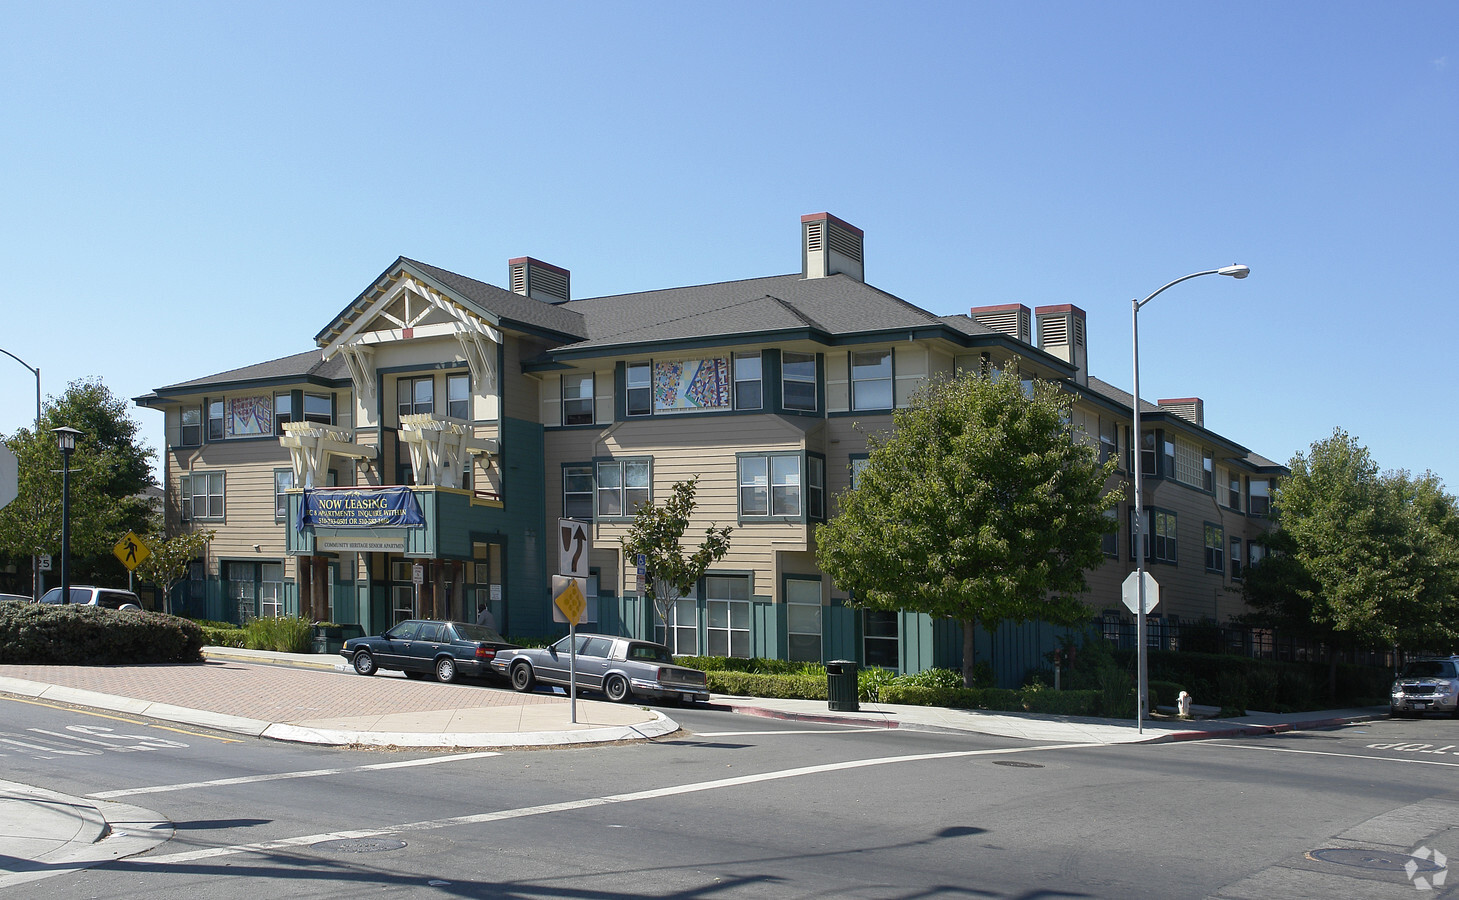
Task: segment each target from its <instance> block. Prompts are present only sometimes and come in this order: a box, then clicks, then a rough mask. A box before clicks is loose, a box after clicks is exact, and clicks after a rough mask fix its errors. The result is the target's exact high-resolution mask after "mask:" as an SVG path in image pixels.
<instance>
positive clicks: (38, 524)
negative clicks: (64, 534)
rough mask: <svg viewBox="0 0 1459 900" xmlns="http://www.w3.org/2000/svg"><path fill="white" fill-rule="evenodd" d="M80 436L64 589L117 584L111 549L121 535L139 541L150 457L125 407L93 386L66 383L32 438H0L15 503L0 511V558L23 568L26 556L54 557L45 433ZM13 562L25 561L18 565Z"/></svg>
mask: <svg viewBox="0 0 1459 900" xmlns="http://www.w3.org/2000/svg"><path fill="white" fill-rule="evenodd" d="M61 425H69V426H70V427H72V428H76V429H78V430H80V431H81V432H82V434H81V436H80V437H79V438H77V441H76V449H75V450H74V451H73V452H72V453H71V466H70V468H71V475H70V480H71V582H72V583H73V584H84V583H86V582H88V581H99V582H101V583H106V584H111V583H121V582H124V581H125V580H126V570H125V569H124V568H123V567H122V565H121V563H120V562H118V561H117V560H116V558H115V557H114V556H113V555H112V552H111V548H112V547H113V546H114V545H115V544H116V542H117V541H118V540H120V539H121V538H122V536H123V535H125V534H126V533H127V532H128V531H134V532H136V533H137V534H147V533H148V532H149V531H151V530H152V528H153V522H154V520H155V518H156V513H155V512H154V510H153V509H152V507H151V505H150V504H149V503H148V501H147V499H146V498H145V497H144V496H143V493H142V492H143V491H144V490H145V489H146V488H147V487H148V486H149V485H152V484H154V482H153V480H152V474H151V462H152V460H153V459H154V458H155V457H156V454H155V452H154V451H153V450H151V449H150V448H148V447H146V446H145V445H143V444H141V443H140V442H139V441H138V436H137V435H138V431H139V430H140V428H141V426H140V424H139V423H138V422H136V421H135V420H134V419H132V418H131V417H130V416H129V415H128V413H127V402H126V401H125V400H123V399H122V398H120V397H117V396H115V395H114V394H112V393H111V391H110V390H108V389H107V388H106V386H105V385H103V384H102V383H101V382H100V381H99V380H95V379H88V380H81V381H73V382H72V383H71V384H70V385H68V386H67V388H66V392H65V393H64V394H62V395H61V396H60V397H53V398H51V400H50V401H49V403H47V404H46V405H45V406H44V407H43V410H42V414H41V425H40V433H39V434H37V433H35V432H33V431H31V430H30V429H28V428H22V429H20V430H19V431H17V432H16V433H15V434H13V435H10V436H8V437H7V438H6V439H5V442H6V444H7V445H9V447H10V449H11V450H12V451H14V453H15V455H16V458H17V463H18V469H19V485H18V487H19V496H17V498H16V499H15V501H14V502H12V503H11V504H10V505H8V506H6V507H5V508H4V509H0V554H3V555H4V556H5V557H7V558H9V559H10V560H11V561H12V562H15V563H16V564H17V565H18V566H19V567H21V568H26V569H28V568H29V564H28V561H29V559H30V557H31V555H32V554H34V553H50V554H52V555H56V556H59V554H60V552H61V466H62V459H61V451H60V450H59V449H58V448H57V446H56V436H55V435H53V434H51V429H52V428H56V427H59V426H61ZM21 560H25V561H26V562H25V563H24V564H22V563H21Z"/></svg>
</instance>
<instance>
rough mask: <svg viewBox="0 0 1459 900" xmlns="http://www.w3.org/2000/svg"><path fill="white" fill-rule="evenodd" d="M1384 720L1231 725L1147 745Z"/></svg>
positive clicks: (1340, 718)
mask: <svg viewBox="0 0 1459 900" xmlns="http://www.w3.org/2000/svg"><path fill="white" fill-rule="evenodd" d="M1383 718H1384V717H1383V716H1380V715H1372V716H1338V717H1335V718H1330V719H1311V720H1308V721H1304V722H1279V723H1276V724H1273V725H1256V724H1245V725H1231V726H1228V727H1225V728H1218V729H1206V730H1199V731H1176V732H1172V733H1170V734H1164V735H1161V736H1160V737H1158V738H1157V739H1156V740H1153V741H1147V742H1146V743H1153V744H1164V743H1173V742H1176V741H1208V740H1213V739H1215V738H1231V737H1264V736H1268V735H1273V734H1286V733H1287V732H1290V731H1309V730H1312V729H1317V728H1337V727H1340V726H1342V725H1356V724H1358V723H1361V722H1376V721H1380V720H1382V719H1383Z"/></svg>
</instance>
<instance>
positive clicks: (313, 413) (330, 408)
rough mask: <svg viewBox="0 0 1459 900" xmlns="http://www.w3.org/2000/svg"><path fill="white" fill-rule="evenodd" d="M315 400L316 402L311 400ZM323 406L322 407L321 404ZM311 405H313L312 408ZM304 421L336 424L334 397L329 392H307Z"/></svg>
mask: <svg viewBox="0 0 1459 900" xmlns="http://www.w3.org/2000/svg"><path fill="white" fill-rule="evenodd" d="M311 400H313V401H314V403H312V404H311V403H310V402H309V401H311ZM321 405H322V406H323V408H322V409H320V406H321ZM311 406H312V407H313V408H312V409H311ZM304 421H305V422H313V423H315V424H316V425H333V424H334V398H333V397H331V396H329V395H328V394H305V395H304Z"/></svg>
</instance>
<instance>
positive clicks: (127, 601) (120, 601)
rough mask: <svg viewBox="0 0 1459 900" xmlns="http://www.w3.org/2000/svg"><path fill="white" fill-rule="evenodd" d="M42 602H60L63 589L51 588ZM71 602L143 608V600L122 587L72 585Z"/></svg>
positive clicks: (78, 604)
mask: <svg viewBox="0 0 1459 900" xmlns="http://www.w3.org/2000/svg"><path fill="white" fill-rule="evenodd" d="M41 602H42V603H54V604H59V603H60V602H61V589H60V588H51V589H50V590H49V591H46V592H45V593H44V594H42V595H41ZM71 602H72V603H74V604H75V605H77V606H100V607H101V608H103V609H141V608H142V601H141V599H140V598H138V597H137V595H136V594H134V593H132V592H131V591H125V590H122V589H120V588H102V587H89V586H87V585H79V584H73V585H71Z"/></svg>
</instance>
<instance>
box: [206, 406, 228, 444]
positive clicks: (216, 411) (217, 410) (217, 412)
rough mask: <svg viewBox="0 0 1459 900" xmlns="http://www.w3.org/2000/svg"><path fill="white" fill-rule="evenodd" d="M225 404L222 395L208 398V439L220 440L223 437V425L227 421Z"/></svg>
mask: <svg viewBox="0 0 1459 900" xmlns="http://www.w3.org/2000/svg"><path fill="white" fill-rule="evenodd" d="M227 409H228V407H227V404H225V403H224V402H223V398H222V397H215V398H211V399H209V400H208V440H209V441H221V440H223V438H224V436H225V435H224V434H223V426H224V423H225V422H226V421H227V418H228V413H227Z"/></svg>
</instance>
